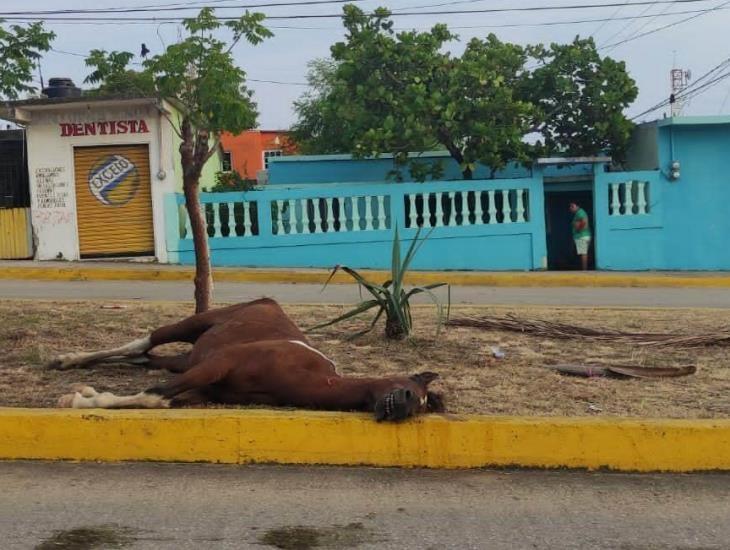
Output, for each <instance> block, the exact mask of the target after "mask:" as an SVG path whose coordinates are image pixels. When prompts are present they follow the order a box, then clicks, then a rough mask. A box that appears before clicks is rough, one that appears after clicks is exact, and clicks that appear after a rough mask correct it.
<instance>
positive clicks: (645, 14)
mask: <svg viewBox="0 0 730 550" xmlns="http://www.w3.org/2000/svg"><path fill="white" fill-rule="evenodd" d="M653 7H654V4H653V3H652V4H650V5H648V6H646V7H645V8H644V9H643V10H641V13H640V14H639V15H640V16H642V17H643V16H646V17H651V15H650V14H648V12H649V11H651V9H652V8H653ZM634 23H635V21H630V22H629V23H626V24H625V25H624V26H623V27H621V28H620V29H619V30H618V31H616V32H615V33H613V34H612V35H611V36H609V37H608V38H606V42H610V41H611V40H613V39H614V38H616V37H618V36H621V35H622V34H623V33H624V32H626V29H629V28H630V27H631V26H632V25H633V24H634Z"/></svg>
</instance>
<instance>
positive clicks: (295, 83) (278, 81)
mask: <svg viewBox="0 0 730 550" xmlns="http://www.w3.org/2000/svg"><path fill="white" fill-rule="evenodd" d="M51 51H52V52H55V53H60V54H63V55H72V56H74V57H83V58H84V59H86V58H87V57H88V55H85V54H83V53H78V52H69V51H66V50H59V49H56V48H51ZM137 65H139V63H137ZM246 80H247V81H248V82H260V83H263V84H282V85H286V86H309V84H308V83H306V82H286V81H283V80H264V79H260V78H246Z"/></svg>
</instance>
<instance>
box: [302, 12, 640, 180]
mask: <svg viewBox="0 0 730 550" xmlns="http://www.w3.org/2000/svg"><path fill="white" fill-rule="evenodd" d="M344 13H345V16H344V18H343V23H344V26H345V29H346V30H347V34H346V37H345V40H344V41H342V42H338V43H336V44H334V45H333V46H332V48H331V53H332V59H331V61H329V62H326V61H322V62H320V63H319V64H317V65H314V66H313V67H312V69H311V70H310V86H311V88H312V90H310V92H308V93H307V94H305V95H304V96H303V97H302V98H301V99H300V100H299V101H298V102H297V103H296V112H297V114H298V122H297V124H296V126H295V132H296V134H295V135H296V136H297V139H298V141H299V143H301V144H302V148H303V150H305V151H307V152H311V153H328V152H351V153H352V154H353V155H354V156H356V157H374V156H378V155H379V154H381V153H386V152H387V153H392V154H393V155H394V157H395V160H396V163H397V164H399V165H401V166H403V165H405V164H408V163H410V165H411V166H410V168H411V175H412V176H413V177H414V178H416V179H419V180H423V179H426V178H427V177H429V176H430V177H435V176H437V175H438V171H437V170H435V167H433V166H431V167H430V168H429V167H426V168H424V165H423V164H422V163H418V162H414V161H413V159H409V157H408V153H409V152H422V151H426V150H429V149H433V148H442V149H446V150H447V151H448V152H449V153H450V155H451V157H452V158H453V159H454V160H455V161H456V162H457V163H458V164H459V166H460V167H461V170H462V173H463V177H464V178H466V179H470V178H471V177H472V174H473V171H474V168H475V167H476V164H477V163H480V164H483V165H486V166H489V167H491V168H492V176H494V174H495V172H496V171H497V170H499V169H501V168H503V167H504V166H505V165H506V164H507V163H508V162H511V161H517V162H524V163H527V162H529V161H531V160H533V159H534V158H535V157H536V156H538V155H540V154H545V153H547V152H553V153H565V154H573V155H593V154H597V153H600V152H609V153H611V154H613V155H615V156H617V157H620V156H621V155H622V153H623V151H624V150H625V147H626V143H627V140H628V136H629V133H630V131H631V127H632V125H631V123H630V121H628V120H627V119H626V117H625V116H624V115H623V111H624V109H625V108H626V107H627V106H628V105H629V104H631V102H632V101H633V100H634V99H635V98H636V94H637V90H636V86H635V84H634V81H633V80H632V79H631V78H630V77H629V75H628V74H627V72H626V67H625V65H624V64H623V63H621V62H617V61H614V60H612V59H610V58H607V57H606V58H602V57H601V56H600V55H599V54H598V52H597V51H596V48H595V44H594V43H593V41H592V40H590V39H588V40H580V39H576V40H575V41H574V42H573V43H572V44H568V45H559V44H553V45H551V46H550V47H549V48H546V47H544V46H542V45H538V46H528V47H526V48H523V47H521V46H519V45H515V44H509V43H504V42H501V41H500V40H499V39H498V38H497V37H496V36H494V35H492V34H490V35H488V36H487V37H486V38H484V39H477V38H474V39H472V40H470V41H469V42H468V43H467V44H466V47H465V49H464V52H463V54H462V55H461V56H453V55H450V54H449V53H448V52H447V51H446V48H447V47H448V46H449V45H450V44H451V43H452V42H453V41H454V40H456V39H457V37H456V36H455V35H453V34H452V33H451V32H450V31H449V30H448V28H447V27H446V26H445V25H436V26H434V27H433V28H432V29H431V30H430V31H427V32H416V31H408V32H401V33H395V32H394V31H393V29H392V22H391V21H390V19H389V15H390V14H389V12H388V10H386V9H384V8H379V9H377V10H375V12H374V13H373V14H372V15H368V14H365V13H364V12H362V11H361V10H359V9H358V8H356V7H354V6H351V5H348V6H345V8H344ZM528 61H531V62H532V63H530V65H532V64H533V63H535V64H536V68H534V69H532V70H531V69H529V68H528ZM535 132H539V133H540V134H541V136H542V139H541V140H540V141H538V142H537V143H535V144H529V143H528V141H527V139H526V138H527V137H528V136H529V135H530V134H534V133H535Z"/></svg>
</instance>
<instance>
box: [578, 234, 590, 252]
mask: <svg viewBox="0 0 730 550" xmlns="http://www.w3.org/2000/svg"><path fill="white" fill-rule="evenodd" d="M590 245H591V238H590V237H580V238H578V239H575V250H576V252H577V253H578V255H579V256H583V255H584V254H588V247H589V246H590Z"/></svg>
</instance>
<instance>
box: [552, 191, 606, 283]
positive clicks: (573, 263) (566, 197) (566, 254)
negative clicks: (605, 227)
mask: <svg viewBox="0 0 730 550" xmlns="http://www.w3.org/2000/svg"><path fill="white" fill-rule="evenodd" d="M545 187H546V190H545V229H546V233H547V235H546V238H547V255H548V269H549V270H551V271H572V270H579V269H581V265H580V258H579V257H578V254H577V253H576V250H575V243H574V242H573V232H572V221H573V214H572V213H571V212H570V208H569V207H570V203H571V202H575V203H576V204H578V206H580V207H581V208H582V209H583V210H585V212H586V214H588V224H589V227H590V229H591V235H592V236H593V239H591V244H590V246H589V247H588V269H595V266H596V261H595V244H596V243H595V235H596V232H595V230H594V226H593V220H594V219H595V217H594V212H593V191H592V190H591V188H590V185H588V186H586V185H576V186H575V188H572V189H571V188H566V187H564V186H561V188H560V189H559V190H551V189H549V186H548V185H546V186H545ZM571 187H573V186H571Z"/></svg>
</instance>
